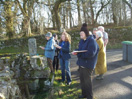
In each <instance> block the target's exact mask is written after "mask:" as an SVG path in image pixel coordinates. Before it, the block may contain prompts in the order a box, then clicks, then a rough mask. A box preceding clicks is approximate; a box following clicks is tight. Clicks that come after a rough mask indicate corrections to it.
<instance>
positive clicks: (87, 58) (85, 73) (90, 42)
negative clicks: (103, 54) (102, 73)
mask: <svg viewBox="0 0 132 99" xmlns="http://www.w3.org/2000/svg"><path fill="white" fill-rule="evenodd" d="M80 38H81V40H80V42H79V48H78V49H77V50H79V51H81V50H87V51H86V52H82V53H75V52H72V54H73V55H77V57H78V60H77V65H78V66H79V72H80V83H81V89H82V95H81V96H79V98H87V99H93V92H92V80H91V78H92V77H91V76H92V72H93V70H94V68H95V66H96V63H97V57H98V51H99V46H98V44H97V43H96V41H95V39H94V38H93V36H92V35H89V32H88V29H87V27H84V26H82V28H81V30H80Z"/></svg>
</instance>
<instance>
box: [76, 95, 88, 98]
mask: <svg viewBox="0 0 132 99" xmlns="http://www.w3.org/2000/svg"><path fill="white" fill-rule="evenodd" d="M78 98H87V97H86V96H83V95H81V96H79V97H78Z"/></svg>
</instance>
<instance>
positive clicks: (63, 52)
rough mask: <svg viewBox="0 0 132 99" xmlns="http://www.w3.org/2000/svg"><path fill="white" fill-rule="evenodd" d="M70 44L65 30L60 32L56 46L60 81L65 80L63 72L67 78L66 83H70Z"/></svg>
mask: <svg viewBox="0 0 132 99" xmlns="http://www.w3.org/2000/svg"><path fill="white" fill-rule="evenodd" d="M70 45H71V39H70V35H69V34H68V33H66V32H64V33H62V35H61V40H60V42H59V46H58V47H57V48H59V49H60V53H59V56H58V57H59V59H60V66H61V72H62V75H61V76H62V82H65V73H66V79H67V85H70V84H71V81H72V80H71V72H70V58H71V56H70V54H69V52H70Z"/></svg>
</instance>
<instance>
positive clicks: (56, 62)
mask: <svg viewBox="0 0 132 99" xmlns="http://www.w3.org/2000/svg"><path fill="white" fill-rule="evenodd" d="M53 69H54V71H55V70H56V71H57V70H58V69H59V59H58V56H55V57H54V60H53Z"/></svg>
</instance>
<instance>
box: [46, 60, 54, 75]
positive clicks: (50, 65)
mask: <svg viewBox="0 0 132 99" xmlns="http://www.w3.org/2000/svg"><path fill="white" fill-rule="evenodd" d="M47 64H48V66H49V68H50V70H51V72H54V70H53V61H52V59H50V58H47Z"/></svg>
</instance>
